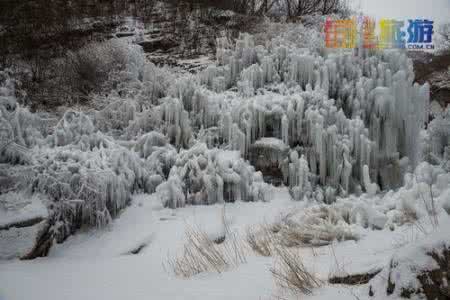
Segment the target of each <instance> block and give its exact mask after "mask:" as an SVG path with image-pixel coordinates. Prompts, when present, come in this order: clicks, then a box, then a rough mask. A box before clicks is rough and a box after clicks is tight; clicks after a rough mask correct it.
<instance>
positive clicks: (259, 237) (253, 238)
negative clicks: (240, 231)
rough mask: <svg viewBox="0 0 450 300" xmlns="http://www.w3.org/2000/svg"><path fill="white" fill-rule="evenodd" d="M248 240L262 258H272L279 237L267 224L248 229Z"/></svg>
mask: <svg viewBox="0 0 450 300" xmlns="http://www.w3.org/2000/svg"><path fill="white" fill-rule="evenodd" d="M246 240H247V243H248V244H249V245H250V247H251V248H252V250H253V251H254V252H255V253H257V254H259V255H261V256H272V255H273V254H274V245H275V244H276V243H277V237H276V236H275V233H274V232H273V230H272V228H271V227H269V226H268V225H266V224H264V225H261V226H258V227H255V228H248V229H247V234H246Z"/></svg>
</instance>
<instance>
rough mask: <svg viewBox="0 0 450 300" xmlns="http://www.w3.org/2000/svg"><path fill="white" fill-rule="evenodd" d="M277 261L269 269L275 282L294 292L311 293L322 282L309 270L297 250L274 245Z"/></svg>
mask: <svg viewBox="0 0 450 300" xmlns="http://www.w3.org/2000/svg"><path fill="white" fill-rule="evenodd" d="M274 249H275V252H276V254H277V256H278V260H279V261H278V263H277V264H276V265H275V267H274V268H273V269H272V270H271V271H272V274H273V276H274V277H275V280H276V282H277V284H278V285H279V286H280V287H282V288H285V289H288V290H290V291H291V292H292V293H294V294H299V293H300V294H311V293H312V290H313V289H314V288H317V287H319V286H320V285H321V284H322V282H321V280H319V279H318V278H317V277H316V276H315V275H314V274H312V273H311V272H309V271H308V270H307V269H306V268H305V266H304V265H303V263H302V259H301V257H300V255H299V253H298V252H296V251H295V250H293V249H288V248H285V247H275V248H274Z"/></svg>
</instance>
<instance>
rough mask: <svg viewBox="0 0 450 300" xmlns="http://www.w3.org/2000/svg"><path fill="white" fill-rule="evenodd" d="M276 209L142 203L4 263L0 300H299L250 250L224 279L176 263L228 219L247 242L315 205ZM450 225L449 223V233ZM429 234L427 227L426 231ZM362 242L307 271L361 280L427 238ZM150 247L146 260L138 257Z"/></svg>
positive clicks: (283, 197)
mask: <svg viewBox="0 0 450 300" xmlns="http://www.w3.org/2000/svg"><path fill="white" fill-rule="evenodd" d="M274 195H275V196H274V198H273V199H272V201H270V202H266V203H264V202H258V203H243V202H241V203H234V204H225V205H219V204H216V205H212V206H190V207H185V208H179V209H177V210H171V209H165V208H163V207H162V206H161V204H160V201H159V200H158V199H156V198H155V197H154V196H148V195H137V196H135V197H134V199H133V201H132V204H131V206H130V207H129V208H127V209H126V210H125V211H124V212H123V213H122V214H121V215H120V217H119V218H117V219H116V220H115V221H114V222H113V223H112V224H111V225H110V226H108V227H107V228H106V229H104V230H98V231H89V232H84V233H79V234H77V235H75V236H72V237H70V238H69V239H68V240H67V241H66V242H65V243H64V244H62V245H58V246H56V247H54V248H53V249H52V251H51V252H50V254H49V256H48V257H46V258H39V259H35V260H33V261H3V262H0V283H1V284H0V299H6V300H10V299H11V300H22V299H23V300H26V299H34V300H41V299H42V300H44V299H66V300H70V299H73V300H79V299H86V300H88V299H93V300H94V299H108V300H113V299H136V300H139V299H245V300H251V299H255V300H256V299H296V297H295V296H293V295H290V294H287V293H286V291H284V290H282V289H280V288H279V287H277V285H276V283H275V281H274V279H273V277H272V274H271V268H273V267H274V263H275V258H272V257H268V258H267V257H261V256H257V255H256V254H255V253H253V252H252V251H251V250H247V251H246V253H247V262H246V263H244V264H242V265H240V266H238V267H236V268H233V269H231V270H228V271H225V272H223V273H221V274H219V273H203V274H199V275H196V276H194V277H191V278H189V279H181V278H178V277H176V276H175V275H174V274H173V272H172V270H171V269H170V267H169V266H168V260H169V258H170V257H172V256H174V255H176V254H177V253H178V252H180V251H181V250H182V248H183V244H184V242H185V230H186V228H187V227H189V226H195V227H196V228H201V229H202V230H204V231H205V232H207V233H208V235H211V236H215V235H218V236H219V235H221V234H222V233H223V230H224V229H223V225H222V221H221V220H222V217H221V216H222V214H223V213H224V211H225V218H226V221H227V223H228V225H229V226H230V228H231V230H232V231H235V232H237V233H238V235H239V236H240V237H241V238H245V232H246V230H247V228H249V227H251V226H257V225H260V224H262V223H272V222H277V221H278V220H279V219H280V218H281V217H282V216H283V215H285V214H287V213H292V212H293V211H294V212H295V211H302V210H304V209H305V207H306V206H311V205H314V204H313V203H309V204H308V203H303V202H295V201H292V200H291V199H290V196H289V194H288V191H287V189H286V188H277V189H276V192H275V194H274ZM449 224H450V223H449V222H448V220H447V221H445V219H444V223H442V224H441V225H442V227H443V228H448V227H446V226H448V225H449ZM425 227H426V228H429V227H427V225H425ZM359 233H360V234H361V239H360V240H359V241H357V242H355V241H345V242H339V243H338V242H335V243H333V244H331V245H328V246H322V247H317V248H312V247H304V248H300V249H299V250H298V251H300V253H301V257H302V259H303V263H304V264H305V266H306V267H307V268H308V269H309V270H310V271H312V272H314V273H315V274H317V276H318V277H319V278H320V279H322V280H324V281H326V280H327V279H328V278H329V277H330V276H332V275H336V274H359V273H365V272H368V271H373V270H375V269H377V268H380V267H382V266H385V265H386V264H387V263H388V262H389V260H390V258H391V256H392V255H393V254H395V253H402V252H403V251H404V250H403V249H404V247H405V245H406V246H407V245H408V244H409V243H411V242H413V241H417V240H420V239H421V238H423V237H424V234H423V233H422V232H421V231H420V230H418V229H417V227H416V226H415V225H409V226H403V227H400V228H398V229H397V230H395V231H391V230H390V229H388V228H385V229H383V230H377V231H373V230H365V229H363V228H362V227H361V228H359ZM141 245H146V246H145V247H144V248H143V249H142V250H141V251H140V252H139V253H138V254H131V253H130V251H131V250H133V249H136V248H138V247H139V246H141ZM331 298H332V299H336V300H337V299H370V297H369V296H368V286H367V285H361V286H344V285H327V284H325V285H324V286H323V287H321V288H318V289H316V290H314V292H313V294H312V295H307V296H306V295H305V296H302V299H321V300H325V299H331Z"/></svg>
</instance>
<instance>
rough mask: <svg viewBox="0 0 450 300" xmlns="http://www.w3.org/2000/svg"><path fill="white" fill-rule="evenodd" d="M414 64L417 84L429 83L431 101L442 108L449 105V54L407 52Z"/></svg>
mask: <svg viewBox="0 0 450 300" xmlns="http://www.w3.org/2000/svg"><path fill="white" fill-rule="evenodd" d="M408 55H409V57H411V59H412V60H413V63H414V72H415V75H416V77H415V79H416V81H417V82H418V83H420V84H423V83H425V82H429V83H430V86H431V99H432V100H436V101H438V102H439V103H440V104H441V105H442V106H443V107H446V106H447V105H448V104H450V74H449V71H448V68H449V67H450V53H444V54H439V55H433V54H432V53H426V52H417V51H416V52H409V53H408Z"/></svg>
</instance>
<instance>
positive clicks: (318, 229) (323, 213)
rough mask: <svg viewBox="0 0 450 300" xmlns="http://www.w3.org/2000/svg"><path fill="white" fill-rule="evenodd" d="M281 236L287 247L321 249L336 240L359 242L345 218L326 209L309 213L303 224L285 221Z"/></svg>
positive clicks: (289, 220)
mask: <svg viewBox="0 0 450 300" xmlns="http://www.w3.org/2000/svg"><path fill="white" fill-rule="evenodd" d="M279 234H280V241H281V242H282V244H283V245H284V246H286V247H296V246H305V245H308V246H313V247H319V246H324V245H329V244H331V243H332V242H333V241H334V240H338V241H346V240H355V241H356V240H358V236H357V235H356V234H355V233H353V232H351V230H349V228H348V224H347V223H346V222H345V220H344V218H342V216H340V215H338V214H337V213H336V212H335V211H334V210H332V209H329V208H326V207H322V208H320V209H318V210H313V211H311V212H309V213H308V214H307V215H306V216H305V217H304V218H303V219H302V221H301V222H297V221H294V220H291V219H286V220H284V224H283V226H282V228H281V230H280V232H279Z"/></svg>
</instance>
